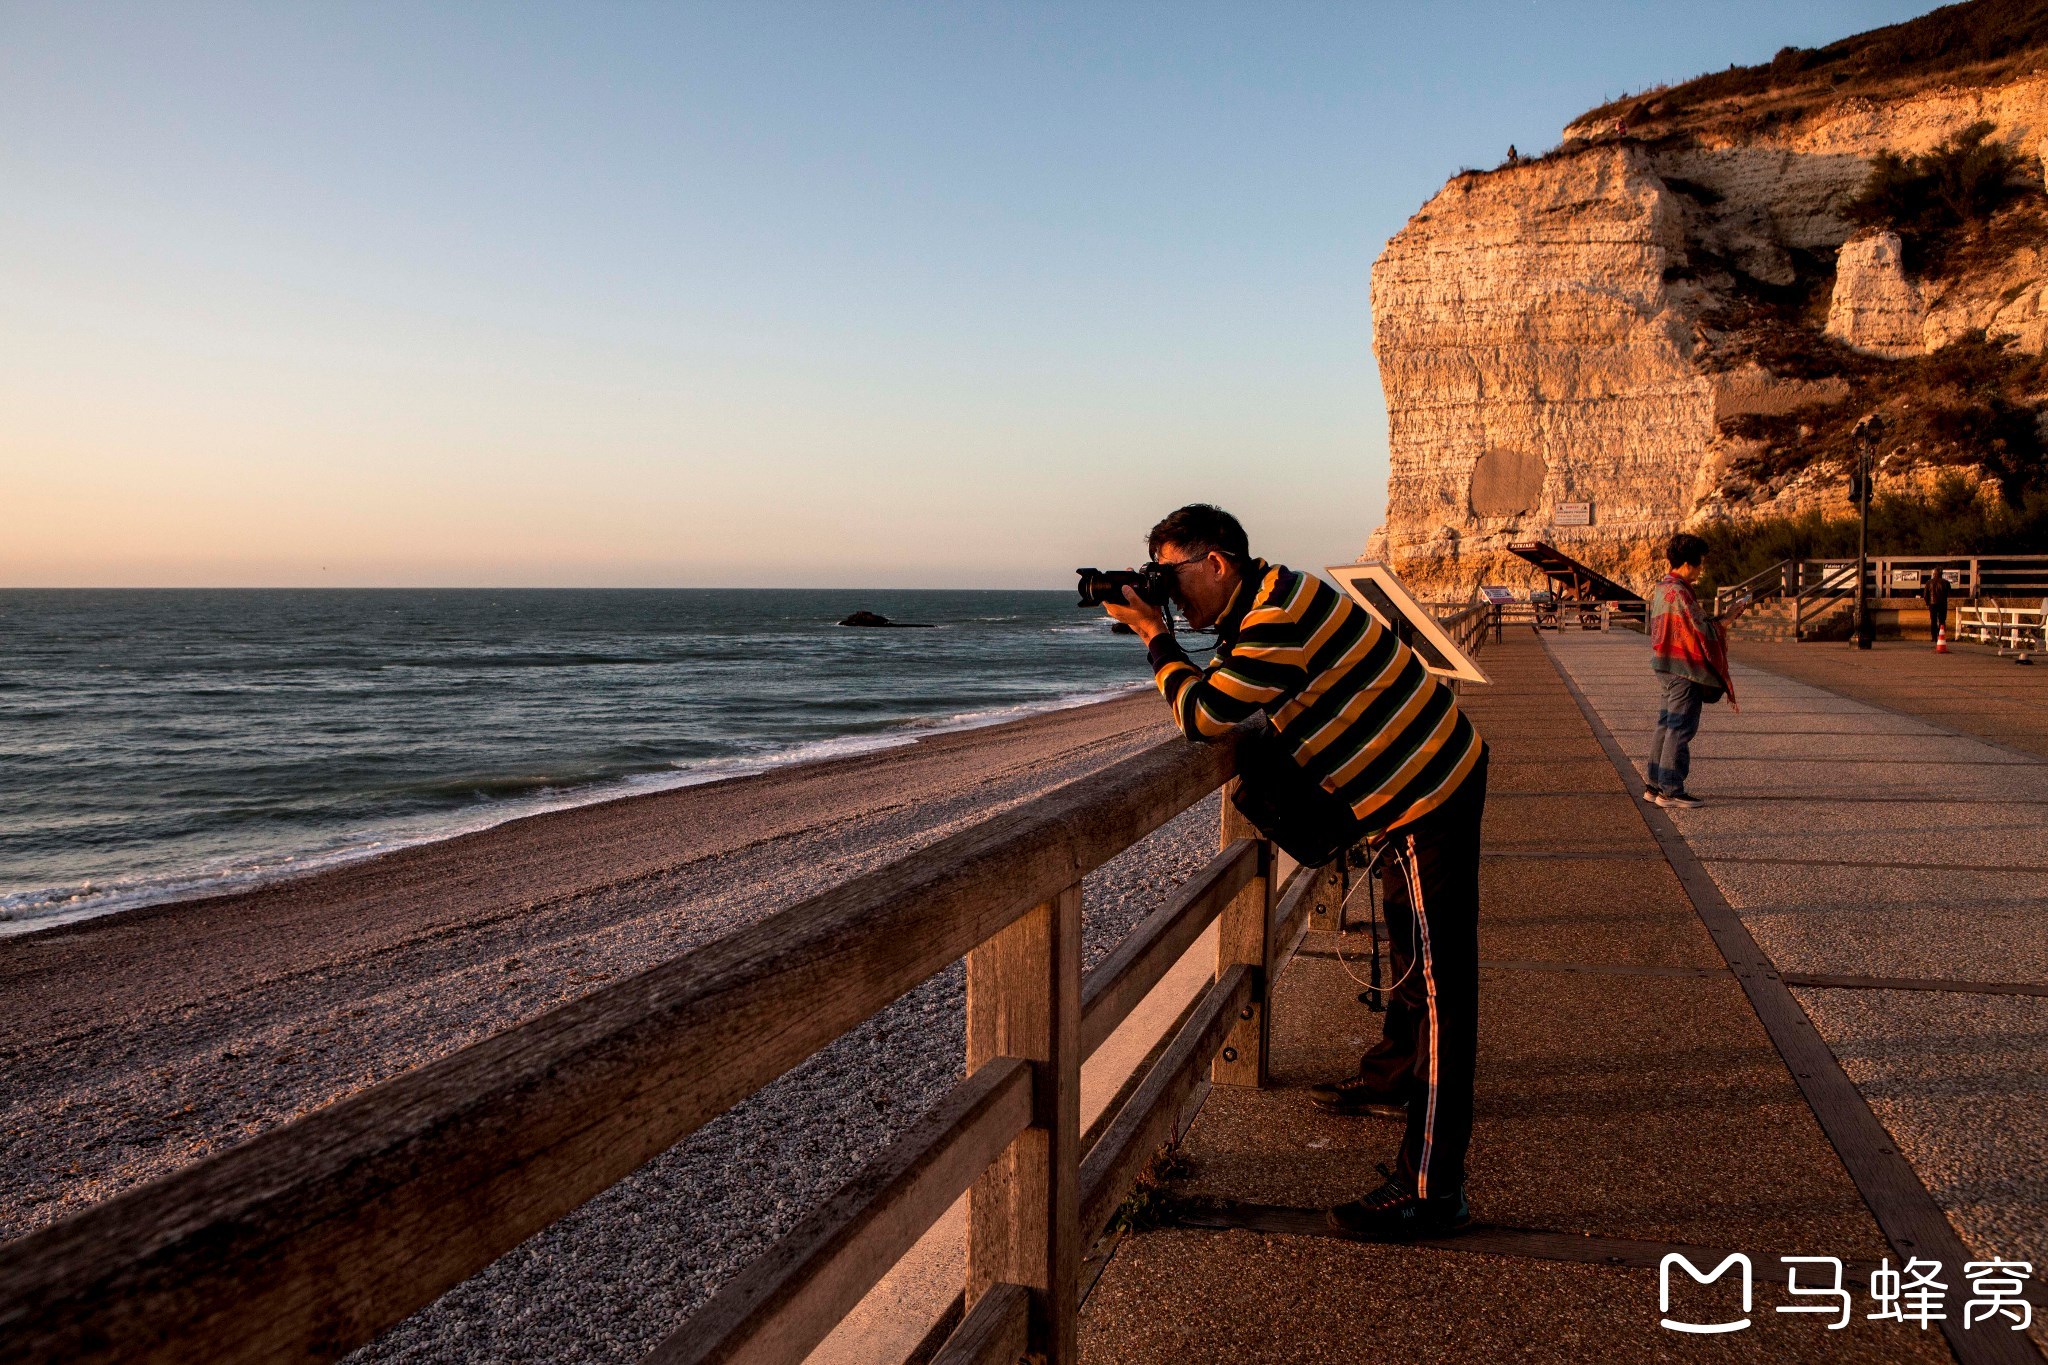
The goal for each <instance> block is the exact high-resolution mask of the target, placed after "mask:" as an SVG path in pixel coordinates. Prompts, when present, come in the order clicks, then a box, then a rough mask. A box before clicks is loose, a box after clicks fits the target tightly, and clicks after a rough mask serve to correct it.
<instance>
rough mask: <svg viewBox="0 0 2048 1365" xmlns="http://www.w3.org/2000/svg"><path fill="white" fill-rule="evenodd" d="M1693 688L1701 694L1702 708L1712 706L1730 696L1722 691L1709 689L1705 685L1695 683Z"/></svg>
mask: <svg viewBox="0 0 2048 1365" xmlns="http://www.w3.org/2000/svg"><path fill="white" fill-rule="evenodd" d="M1692 688H1693V691H1694V692H1696V693H1698V694H1699V699H1700V705H1702V706H1712V705H1713V704H1714V703H1715V702H1717V701H1719V700H1721V698H1723V697H1725V696H1727V695H1728V694H1727V693H1726V692H1725V691H1723V690H1722V689H1720V688H1718V687H1709V686H1707V685H1706V684H1705V683H1694V684H1693V685H1692Z"/></svg>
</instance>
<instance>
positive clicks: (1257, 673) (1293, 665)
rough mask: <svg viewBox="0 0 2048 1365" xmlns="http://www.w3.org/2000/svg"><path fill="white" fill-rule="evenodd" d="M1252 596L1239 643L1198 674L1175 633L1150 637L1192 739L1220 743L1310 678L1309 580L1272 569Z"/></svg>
mask: <svg viewBox="0 0 2048 1365" xmlns="http://www.w3.org/2000/svg"><path fill="white" fill-rule="evenodd" d="M1244 590H1245V591H1251V592H1253V594H1254V595H1253V599H1252V603H1251V605H1250V607H1249V608H1248V609H1247V610H1246V611H1245V613H1244V619H1243V623H1242V626H1241V627H1240V632H1239V635H1238V638H1237V639H1236V640H1235V641H1234V642H1232V643H1230V644H1225V645H1221V646H1219V647H1218V649H1217V651H1216V657H1215V658H1213V659H1211V660H1210V661H1209V666H1208V667H1207V668H1197V667H1195V665H1194V663H1193V662H1192V661H1191V660H1189V658H1188V656H1187V651H1185V650H1183V649H1182V648H1181V647H1180V642H1179V641H1177V640H1175V639H1174V638H1173V637H1172V636H1171V635H1160V636H1157V637H1155V638H1154V639H1153V641H1152V644H1151V647H1150V651H1149V653H1150V657H1151V663H1152V678H1153V681H1154V682H1156V683H1157V684H1158V685H1159V692H1160V695H1161V696H1163V697H1165V698H1166V704H1167V705H1168V706H1170V707H1172V708H1173V718H1174V720H1175V721H1176V722H1177V723H1178V724H1179V725H1180V729H1181V733H1182V734H1184V735H1186V736H1187V737H1188V738H1189V739H1195V740H1211V739H1220V738H1221V737H1222V736H1223V735H1224V734H1225V733H1226V732H1227V731H1229V729H1230V727H1231V726H1233V725H1236V724H1237V723H1238V722H1240V721H1244V720H1249V719H1250V718H1251V716H1252V714H1253V713H1254V712H1256V711H1259V710H1262V709H1268V710H1269V709H1271V708H1274V707H1277V706H1279V705H1281V704H1282V703H1283V702H1285V701H1286V700H1287V699H1288V698H1290V697H1292V696H1293V695H1294V694H1295V693H1297V692H1299V691H1300V690H1301V688H1302V684H1303V683H1305V682H1307V680H1308V672H1307V669H1306V668H1305V667H1304V664H1305V662H1306V659H1307V651H1306V649H1305V646H1306V644H1307V641H1308V637H1309V635H1310V634H1311V633H1312V631H1311V630H1308V629H1304V621H1303V619H1302V608H1303V607H1305V606H1306V605H1307V604H1308V603H1309V602H1310V601H1311V600H1312V599H1313V597H1314V593H1313V592H1312V591H1311V590H1310V588H1309V580H1307V578H1306V576H1305V575H1302V574H1297V573H1294V572H1292V571H1291V570H1287V569H1277V568H1276V569H1272V570H1269V571H1268V572H1267V573H1266V574H1265V576H1264V578H1263V579H1262V581H1261V582H1260V583H1259V584H1258V585H1257V587H1256V589H1254V588H1253V585H1251V584H1249V583H1247V584H1246V585H1245V589H1244Z"/></svg>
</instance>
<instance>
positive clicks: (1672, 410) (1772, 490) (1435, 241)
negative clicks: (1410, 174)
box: [1367, 63, 2048, 597]
mask: <svg viewBox="0 0 2048 1365" xmlns="http://www.w3.org/2000/svg"><path fill="white" fill-rule="evenodd" d="M2044 66H2048V63H2044ZM1646 107H1647V108H1649V109H1651V110H1652V116H1640V115H1639V120H1640V121H1639V122H1636V123H1635V124H1633V125H1632V126H1628V127H1625V128H1616V127H1614V126H1613V121H1611V120H1609V121H1603V122H1599V123H1591V124H1582V125H1575V126H1574V127H1572V128H1568V129H1567V130H1566V134H1567V140H1566V142H1565V143H1564V145H1563V146H1562V147H1561V148H1560V149H1559V150H1558V151H1556V152H1553V153H1551V154H1549V155H1546V156H1544V157H1543V158H1541V159H1538V160H1534V161H1525V162H1521V163H1519V164H1510V165H1506V166H1503V167H1502V168H1500V169H1498V170H1495V171H1491V172H1485V173H1476V172H1468V173H1465V174H1461V175H1459V176H1458V177H1456V178H1454V179H1453V180H1451V181H1450V182H1449V183H1448V184H1447V185H1445V187H1444V188H1443V189H1442V190H1441V191H1439V192H1438V193H1437V194H1436V196H1435V197H1434V198H1432V199H1431V200H1430V201H1429V202H1428V203H1427V204H1426V205H1424V206H1423V208H1422V210H1421V211H1420V212H1418V213H1417V214H1416V215H1415V216H1414V217H1413V218H1411V219H1410V220H1409V222H1408V224H1407V226H1406V227H1404V228H1403V229H1402V230H1401V231H1400V232H1399V233H1398V234H1396V235H1395V236H1394V238H1393V239H1392V240H1391V241H1390V242H1389V243H1388V244H1387V247H1386V250H1385V252H1384V253H1383V254H1382V255H1381V256H1380V258H1379V260H1378V261H1377V262H1376V263H1375V265H1374V268H1373V274H1372V315H1373V330H1374V343H1373V346H1374V351H1375V354H1376V356H1377V359H1378V362H1379V370H1380V379H1381V383H1382V385H1383V387H1384V389H1385V393H1386V402H1387V413H1388V439H1389V447H1390V453H1391V462H1392V469H1391V476H1390V479H1389V482H1388V512H1387V521H1386V524H1385V526H1384V527H1383V528H1381V529H1380V530H1379V531H1377V532H1375V533H1374V536H1373V539H1372V542H1371V544H1370V545H1368V547H1367V553H1368V554H1369V555H1372V556H1374V557H1383V558H1387V559H1390V560H1391V561H1393V563H1394V564H1395V566H1396V567H1397V568H1398V569H1399V570H1400V571H1401V572H1402V573H1403V575H1404V577H1406V578H1407V579H1409V580H1410V581H1411V583H1413V584H1414V585H1415V586H1417V587H1418V588H1419V589H1420V590H1421V591H1422V593H1423V594H1424V595H1425V596H1435V597H1463V596H1464V595H1465V594H1467V593H1469V592H1470V591H1471V589H1472V588H1473V587H1474V586H1475V585H1476V584H1478V583H1480V582H1482V581H1516V582H1521V581H1526V580H1527V575H1526V573H1525V572H1523V571H1522V566H1521V564H1520V561H1518V560H1515V559H1513V558H1512V557H1510V556H1508V555H1507V554H1506V553H1505V549H1506V546H1507V545H1508V544H1510V543H1511V542H1514V541H1518V540H1527V539H1541V540H1547V541H1550V542H1552V543H1554V544H1557V545H1559V546H1560V547H1562V548H1564V549H1565V550H1566V551H1567V552H1568V553H1571V554H1575V555H1578V556H1580V557H1581V558H1584V559H1586V560H1588V561H1589V562H1591V563H1594V564H1595V565H1597V566H1599V567H1601V568H1604V569H1606V570H1608V571H1610V572H1613V573H1615V574H1617V575H1618V576H1621V577H1623V578H1624V579H1628V580H1632V581H1634V582H1635V583H1636V584H1637V585H1638V586H1639V587H1640V586H1646V585H1647V583H1648V582H1649V581H1651V580H1652V579H1653V578H1654V574H1655V572H1656V571H1658V567H1659V564H1660V561H1656V560H1655V550H1656V548H1657V543H1658V542H1660V541H1661V539H1662V538H1663V537H1665V536H1667V535H1669V534H1670V533H1671V532H1672V531H1673V530H1676V529H1678V528H1680V527H1688V526H1697V525H1699V524H1701V523H1702V522H1704V521H1709V520H1711V519H1713V518H1716V517H1728V516H1737V517H1741V516H1758V515H1766V514H1769V513H1771V512H1773V511H1783V510H1788V509H1796V508H1801V507H1805V506H1812V505H1820V504H1821V503H1822V502H1824V501H1825V500H1826V499H1827V498H1830V497H1832V498H1835V499H1837V500H1838V499H1839V496H1840V494H1839V492H1838V491H1835V489H1836V484H1837V483H1838V482H1839V480H1838V478H1836V477H1835V476H1832V475H1826V474H1824V473H1823V472H1821V471H1807V472H1802V471H1799V470H1781V471H1779V472H1778V473H1776V474H1773V475H1772V476H1771V477H1769V478H1763V477H1761V476H1758V475H1755V474H1753V473H1751V474H1743V473H1740V472H1739V470H1738V467H1739V466H1741V467H1746V466H1743V462H1744V459H1745V457H1746V456H1748V455H1750V454H1752V453H1753V451H1754V449H1756V448H1757V447H1756V444H1755V443H1754V442H1751V441H1748V440H1746V439H1745V438H1743V437H1741V436H1738V435H1731V434H1729V432H1730V429H1731V427H1732V426H1739V425H1740V423H1739V421H1738V420H1737V419H1744V418H1751V419H1757V420H1762V419H1775V420H1779V421H1781V422H1783V421H1794V420H1797V414H1799V413H1800V412H1802V411H1803V410H1807V409H1821V408H1825V407H1826V406H1827V405H1830V404H1834V405H1841V404H1843V403H1844V402H1845V400H1847V399H1848V397H1849V394H1850V387H1849V382H1848V381H1847V380H1846V379H1844V378H1840V377H1836V376H1834V375H1831V374H1828V373H1824V372H1822V371H1823V370H1824V369H1825V366H1819V367H1816V366H1814V365H1806V366H1803V367H1802V366H1800V365H1793V364H1788V363H1785V362H1784V361H1783V359H1782V357H1779V356H1776V355H1774V354H1773V353H1772V352H1771V351H1770V348H1769V347H1766V346H1762V345H1760V344H1751V342H1750V341H1749V340H1746V339H1745V337H1746V335H1747V334H1745V333H1744V331H1743V328H1744V326H1745V325H1746V324H1745V323H1744V322H1743V318H1744V317H1745V316H1747V315H1746V314H1744V313H1743V312H1742V311H1741V310H1742V309H1743V308H1744V307H1747V306H1749V305H1748V304H1746V303H1745V300H1754V299H1757V298H1760V297H1764V296H1766V295H1770V294H1771V291H1773V290H1781V289H1782V290H1786V291H1793V292H1796V287H1797V286H1799V284H1800V281H1801V280H1806V281H1808V282H1809V284H1810V286H1811V288H1812V289H1815V290H1818V291H1819V292H1818V293H1817V294H1816V295H1815V298H1816V300H1817V302H1816V303H1815V304H1814V305H1813V308H1814V315H1813V316H1811V317H1810V318H1809V319H1807V320H1806V321H1805V322H1804V323H1803V325H1804V326H1806V327H1809V328H1810V329H1811V332H1812V334H1813V336H1814V339H1815V341H1816V342H1821V343H1823V344H1825V343H1824V340H1823V334H1824V335H1825V337H1828V338H1833V339H1834V340H1836V341H1839V342H1840V343H1842V344H1843V345H1844V346H1845V347H1847V348H1853V350H1854V352H1855V353H1856V354H1858V355H1867V356H1870V357H1873V358H1877V359H1896V358H1902V357H1912V356H1920V355H1924V354H1926V353H1927V352H1929V351H1930V350H1932V349H1935V348H1938V347H1939V346H1941V345H1942V344H1944V343H1945V342H1946V341H1948V340H1952V339H1954V338H1956V337H1958V336H1963V335H1965V334H1967V333H1969V332H1970V331H1971V330H1972V329H1979V330H1982V331H1984V332H1985V333H1987V335H1989V336H1991V337H1993V338H1997V337H2006V338H2010V339H2011V340H2012V341H2013V343H2014V344H2015V345H2017V346H2020V347H2024V348H2025V349H2028V350H2032V351H2039V350H2040V349H2041V348H2042V346H2043V342H2044V340H2048V293H2044V290H2048V250H2043V249H2027V250H2021V251H2016V252H2011V253H2007V254H2006V255H2004V256H2002V257H2000V258H1999V259H1997V260H1995V261H1991V262H1989V263H1987V262H1984V261H1975V262H1974V263H1972V264H1971V265H1970V267H1969V268H1968V269H1966V270H1963V269H1959V270H1958V272H1957V273H1956V274H1955V276H1954V278H1952V279H1947V280H1944V281H1938V282H1937V281H1927V280H1919V279H1915V278H1913V277H1912V275H1911V274H1910V273H1909V271H1908V270H1907V268H1906V262H1905V253H1904V252H1902V250H1901V244H1900V240H1899V238H1898V237H1897V235H1895V234H1893V233H1890V232H1882V231H1873V230H1871V229H1868V228H1865V229H1861V230H1858V229H1857V228H1856V226H1855V225H1854V224H1852V223H1851V222H1850V221H1849V220H1848V218H1847V217H1846V216H1845V214H1844V209H1845V206H1846V205H1847V203H1848V201H1849V200H1850V199H1851V198H1852V197H1854V196H1855V194H1856V193H1857V191H1858V190H1859V189H1860V188H1861V187H1862V186H1863V184H1864V182H1865V181H1866V179H1867V177H1868V175H1869V168H1870V162H1871V159H1872V158H1873V157H1874V156H1875V155H1876V154H1878V153H1879V152H1882V151H1889V152H1892V153H1895V154H1899V155H1911V154H1917V153H1924V152H1927V151H1930V150H1931V149H1933V148H1935V147H1936V146H1937V145H1938V144H1941V143H1943V142H1944V141H1945V140H1947V139H1950V138H1953V137H1955V136H1956V135H1957V134H1958V133H1959V132H1961V131H1962V130H1963V129H1965V128H1967V127H1969V126H1970V125H1972V124H1975V123H1978V122H1980V121H1989V122H1991V123H1992V124H1993V125H1994V132H1993V133H1992V134H1991V138H1992V140H1994V141H1998V142H2003V143H2005V144H2006V145H2008V146H2010V147H2011V148H2013V149H2015V150H2016V151H2017V152H2018V153H2019V154H2020V155H2021V157H2022V158H2023V160H2024V164H2026V165H2027V166H2029V167H2031V168H2033V170H2032V173H2033V174H2034V175H2035V176H2036V177H2038V176H2039V174H2040V172H2039V169H2038V166H2037V165H2036V164H2035V163H2036V157H2037V153H2038V149H2039V146H2040V144H2041V141H2042V138H2043V136H2044V134H2048V75H2043V74H2038V73H2034V72H2028V73H2026V74H2023V75H2021V76H2019V77H2018V78H2016V79H2008V80H2005V81H2003V82H2002V83H1999V84H1995V85H1990V86H1976V87H1950V86H1939V87H1936V88H1931V89H1922V90H1919V91H1916V92H1910V93H1906V94H1903V95H1901V96H1900V97H1897V98H1892V99H1887V100H1883V101H1877V100H1872V99H1869V98H1863V97H1855V98H1848V99H1844V100H1841V101H1839V102H1838V103H1834V104H1826V103H1823V104H1821V105H1820V106H1818V107H1813V108H1809V109H1807V110H1806V111H1805V112H1803V113H1802V114H1801V116H1800V117H1799V118H1797V119H1796V120H1789V121H1787V122H1785V123H1780V124H1776V125H1773V126H1770V127H1767V128H1765V129H1763V130H1760V131H1759V130H1753V129H1749V130H1740V129H1739V130H1738V131H1735V132H1729V131H1726V130H1725V127H1724V128H1722V129H1718V130H1717V129H1716V128H1715V127H1714V126H1711V125H1710V124H1709V123H1703V122H1701V121H1698V120H1695V123H1694V125H1693V126H1692V127H1690V128H1688V129H1686V130H1684V131H1683V132H1682V133H1681V132H1675V131H1673V130H1671V129H1669V128H1661V127H1659V126H1657V124H1656V122H1655V119H1654V117H1653V115H1654V110H1655V107H1656V106H1655V105H1654V104H1651V103H1649V102H1648V101H1647V98H1646ZM1735 122H1736V123H1737V124H1739V123H1740V120H1735ZM1725 123H1726V121H1725V120H1724V124H1725ZM2038 183H2039V182H2038V179H2037V180H2036V184H2037V185H2038ZM1802 272H1803V273H1802ZM1828 274H1832V281H1831V282H1830V281H1828V280H1827V279H1826V278H1825V277H1826V276H1827V275H1828ZM1815 281H1818V283H1813V282H1815ZM1786 296H1787V297H1788V298H1789V297H1792V292H1788V293H1787V295H1786ZM1788 306H1789V305H1788ZM1780 330H1781V331H1782V330H1783V329H1782V328H1781V329H1780ZM1567 502H1573V503H1576V502H1590V503H1591V504H1592V505H1593V516H1592V524H1591V525H1590V526H1583V527H1579V526H1559V525H1558V524H1557V520H1556V518H1557V509H1558V506H1559V504H1561V503H1567Z"/></svg>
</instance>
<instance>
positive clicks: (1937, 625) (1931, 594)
mask: <svg viewBox="0 0 2048 1365" xmlns="http://www.w3.org/2000/svg"><path fill="white" fill-rule="evenodd" d="M1924 591H1925V592H1926V594H1927V638H1928V639H1930V640H1939V639H1940V638H1941V628H1942V627H1943V626H1944V625H1946V624H1948V575H1947V574H1945V573H1943V572H1942V571H1941V570H1940V569H1929V570H1928V571H1927V586H1926V588H1925V589H1924Z"/></svg>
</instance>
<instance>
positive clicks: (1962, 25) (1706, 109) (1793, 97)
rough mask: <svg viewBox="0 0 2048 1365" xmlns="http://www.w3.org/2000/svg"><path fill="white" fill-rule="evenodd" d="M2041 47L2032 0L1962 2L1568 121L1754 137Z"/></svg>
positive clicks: (2026, 61) (1985, 76) (2019, 58)
mask: <svg viewBox="0 0 2048 1365" xmlns="http://www.w3.org/2000/svg"><path fill="white" fill-rule="evenodd" d="M2043 48H2048V6H2044V5H2042V4H2040V3H2039V0H1970V3H1967V4H1960V5H1946V6H1943V7H1942V8H1941V9H1938V10H1935V11H1933V12H1932V13H1930V14H1923V15H1921V16H1920V17H1919V18H1917V19H1909V20H1907V21H1906V22H1904V23H1900V24H1892V25H1889V26H1887V27H1885V28H1878V29H1872V30H1870V31H1869V32H1867V33H1858V34H1856V35H1854V36H1852V37H1848V38H1843V39H1841V40H1839V41H1837V42H1833V43H1829V44H1828V45H1827V46H1826V47H1819V48H1799V47H1786V48H1780V49H1779V50H1778V54H1777V55H1776V56H1775V57H1773V58H1772V59H1771V60H1770V61H1769V62H1765V63H1761V64H1759V65H1756V66H1730V67H1729V68H1728V69H1727V70H1726V71H1715V72H1710V73H1708V74H1707V75H1704V76H1699V77H1696V78H1694V79H1693V80H1689V81H1686V82H1684V83H1683V84H1681V85H1674V86H1666V87H1663V88H1660V89H1656V90H1650V91H1645V92H1643V93H1642V94H1638V95H1628V96H1624V97H1623V98H1621V99H1618V100H1613V101H1611V102H1609V103H1607V104H1603V105H1601V106H1600V107H1599V108H1597V109H1592V110H1589V111H1587V112H1586V113H1585V114H1584V115H1582V116H1581V117H1580V118H1579V119H1578V120H1577V121H1578V122H1580V123H1599V124H1610V123H1623V124H1626V125H1628V126H1629V127H1630V128H1631V130H1632V131H1640V132H1643V133H1648V134H1650V135H1669V134H1673V133H1683V132H1701V131H1708V130H1712V131H1715V132H1720V133H1726V134H1732V135H1734V136H1738V137H1740V136H1747V135H1754V134H1756V133H1761V132H1766V131H1769V130H1770V129H1772V128H1774V127H1779V126H1784V125H1789V124H1792V123H1796V122H1797V121H1798V120H1799V119H1801V118H1803V117H1805V116H1806V115H1807V114H1810V113H1812V112H1814V111H1815V110H1818V109H1821V108H1824V107H1826V106H1827V105H1830V104H1833V103H1835V102H1836V101H1837V100H1840V99H1842V98H1844V97H1845V96H1850V95H1864V96H1867V97H1872V98H1881V97H1884V96H1887V95H1896V94H1900V93H1903V92H1905V91H1907V90H1910V89H1914V88H1920V87H1925V86H1929V85H1933V84H1936V83H1937V82H1938V83H1942V84H1952V85H1984V84H1993V83H1996V82H1998V81H2001V80H2005V79H2008V78H2009V77H2011V76H2013V75H2016V74H2018V73H2020V72H2022V71H2025V70H2027V69H2028V68H2029V67H2031V66H2032V65H2033V64H2034V61H2035V59H2036V55H2037V54H2038V53H2039V52H2040V51H2041V50H2042V49H2043Z"/></svg>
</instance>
